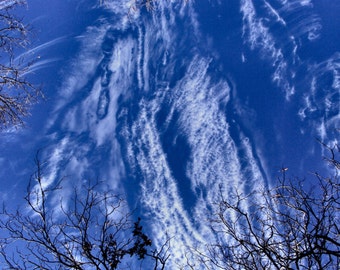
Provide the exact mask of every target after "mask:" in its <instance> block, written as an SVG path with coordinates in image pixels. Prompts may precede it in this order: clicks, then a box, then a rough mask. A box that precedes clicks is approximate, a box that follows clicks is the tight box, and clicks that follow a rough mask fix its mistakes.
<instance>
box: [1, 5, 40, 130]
mask: <svg viewBox="0 0 340 270" xmlns="http://www.w3.org/2000/svg"><path fill="white" fill-rule="evenodd" d="M25 4H26V2H25V1H24V0H13V1H5V0H0V128H6V127H9V126H13V125H14V126H15V125H20V124H22V123H23V117H24V116H26V115H27V114H28V108H29V106H30V105H31V104H32V103H34V102H35V101H36V100H37V98H38V97H39V96H40V95H41V92H40V90H39V88H38V87H36V86H35V85H33V84H32V83H30V82H29V81H28V80H27V78H26V76H25V75H26V74H27V72H28V71H29V70H30V67H31V66H32V64H33V63H32V62H26V61H25V60H24V59H23V58H20V59H17V58H15V52H16V50H17V49H18V48H25V47H26V46H27V44H28V40H29V39H28V33H29V27H28V26H27V25H26V24H24V22H23V19H22V18H20V17H19V16H17V15H15V9H16V8H18V7H19V6H23V5H25Z"/></svg>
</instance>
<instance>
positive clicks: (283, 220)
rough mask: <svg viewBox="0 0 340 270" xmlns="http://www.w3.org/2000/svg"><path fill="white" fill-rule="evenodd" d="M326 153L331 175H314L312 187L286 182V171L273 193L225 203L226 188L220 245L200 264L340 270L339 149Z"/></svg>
mask: <svg viewBox="0 0 340 270" xmlns="http://www.w3.org/2000/svg"><path fill="white" fill-rule="evenodd" d="M324 146H325V145H324ZM325 149H327V150H328V152H329V156H328V157H325V158H324V159H325V160H326V161H327V162H328V163H329V165H330V170H331V172H332V175H331V177H322V176H321V175H320V174H318V173H313V175H314V176H313V177H315V178H316V180H317V181H314V182H316V183H317V184H315V185H313V186H312V188H308V189H307V188H306V186H308V184H309V186H310V183H308V182H307V181H306V180H300V179H287V177H286V169H283V170H282V176H281V177H280V178H279V181H278V184H277V186H276V187H274V188H271V189H269V190H265V189H263V190H261V191H257V192H255V193H251V194H248V195H244V194H239V193H236V194H234V196H233V197H230V196H229V197H228V198H225V196H224V195H223V190H222V189H221V200H220V201H219V202H218V205H217V206H218V209H219V210H218V213H217V215H216V218H215V219H214V220H212V228H213V229H214V231H215V233H216V235H217V237H218V239H221V240H218V241H217V242H216V243H211V244H209V245H208V246H207V249H206V250H205V251H202V250H201V251H198V254H199V258H200V261H201V262H203V263H204V264H205V265H206V266H207V268H208V269H249V270H250V269H252V270H254V269H279V270H282V269H339V267H340V211H339V210H340V183H339V169H340V168H339V166H338V165H339V160H338V159H337V157H338V155H339V152H340V149H339V147H338V146H337V145H336V146H334V147H329V146H326V148H325ZM307 190H308V191H307ZM254 198H262V200H258V199H254ZM245 202H247V203H245ZM226 239H227V240H226ZM196 251H197V250H196Z"/></svg>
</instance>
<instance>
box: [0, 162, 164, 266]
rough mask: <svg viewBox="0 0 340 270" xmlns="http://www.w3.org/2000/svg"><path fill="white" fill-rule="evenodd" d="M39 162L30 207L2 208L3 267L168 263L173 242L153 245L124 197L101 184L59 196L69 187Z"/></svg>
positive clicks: (30, 190)
mask: <svg viewBox="0 0 340 270" xmlns="http://www.w3.org/2000/svg"><path fill="white" fill-rule="evenodd" d="M36 162H37V168H38V169H37V172H36V174H35V175H34V177H33V178H32V180H31V182H30V185H29V186H28V192H27V196H26V198H25V200H26V203H27V204H26V206H28V207H27V208H26V209H25V208H23V209H20V210H18V211H16V212H11V211H8V210H6V209H3V211H2V214H1V218H0V229H1V232H0V235H1V237H0V263H2V265H0V267H1V268H2V269H79V270H80V269H107V270H113V269H145V268H143V267H146V268H147V269H155V270H156V269H164V267H165V264H166V261H167V259H168V257H169V255H168V254H167V245H168V243H165V244H164V246H163V247H161V249H160V250H159V251H158V250H156V249H155V248H152V242H151V239H150V238H149V237H148V236H147V235H146V234H145V233H144V231H143V228H142V226H141V220H140V219H137V221H136V222H133V221H132V216H131V213H130V212H128V211H127V209H126V205H125V201H124V200H122V199H121V198H120V197H119V196H116V195H113V193H112V192H108V191H104V190H103V189H100V188H99V185H100V184H96V185H93V186H83V187H82V188H80V189H75V190H74V192H73V196H72V200H71V202H70V201H68V200H67V203H66V202H65V201H63V199H62V198H61V197H59V200H58V199H56V197H55V195H56V194H59V195H57V198H58V196H60V194H62V193H61V191H63V190H61V189H60V185H55V186H53V187H51V186H47V185H46V183H45V182H44V179H43V173H42V172H43V169H42V168H43V164H41V163H40V161H39V160H37V161H36ZM6 267H7V268H6Z"/></svg>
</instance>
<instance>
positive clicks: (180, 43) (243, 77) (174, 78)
mask: <svg viewBox="0 0 340 270" xmlns="http://www.w3.org/2000/svg"><path fill="white" fill-rule="evenodd" d="M326 2H327V4H326ZM335 2H336V1H324V2H322V3H317V1H312V0H310V1H308V0H305V1H301V0H288V1H283V0H282V1H280V0H275V1H274V0H272V1H269V0H268V1H265V0H263V1H262V0H261V1H251V0H242V1H239V4H236V3H233V1H217V0H216V1H196V2H193V1H188V2H187V3H185V4H183V3H182V1H178V2H177V1H157V3H156V4H155V10H154V11H153V12H152V13H147V12H146V11H145V10H144V9H140V10H138V9H137V10H134V9H132V8H131V2H128V1H124V0H120V1H118V0H112V1H105V3H104V5H99V4H100V3H99V2H96V1H75V0H74V1H71V0H69V1H48V2H46V1H40V0H31V1H29V2H28V8H27V10H25V11H24V14H25V17H26V19H27V20H28V21H30V22H31V24H32V26H33V29H34V35H33V39H32V40H33V41H32V44H31V48H30V51H29V52H28V53H27V55H29V57H32V58H38V61H37V63H36V64H35V66H34V70H32V73H31V75H30V76H31V77H32V79H33V80H34V81H36V82H39V83H42V86H43V89H44V91H45V95H46V100H45V101H43V102H41V103H40V104H38V105H36V106H35V107H34V108H33V110H32V116H31V117H30V118H28V119H27V126H26V127H25V128H23V129H18V130H15V129H11V130H8V131H6V132H4V133H3V134H1V135H0V136H1V143H0V147H1V156H0V164H1V166H2V168H3V170H2V172H1V174H0V177H1V180H0V181H1V186H2V189H1V191H0V195H1V197H2V199H3V200H5V201H6V202H8V203H9V204H12V203H13V204H16V203H17V202H18V201H17V199H18V198H20V197H22V194H23V193H22V192H24V191H25V188H26V183H27V178H28V177H29V176H30V175H31V173H32V172H33V171H34V164H33V158H34V155H35V152H36V151H37V150H38V149H41V157H42V158H43V159H44V160H46V161H48V164H49V166H48V168H47V173H46V184H47V185H48V184H52V183H53V182H55V181H56V180H57V179H58V178H60V177H63V176H65V175H67V177H68V178H69V179H70V180H69V181H66V183H65V187H64V190H65V193H64V196H65V200H67V199H68V194H69V193H68V190H69V189H70V188H71V187H72V186H74V185H78V184H80V183H82V182H84V181H88V180H89V179H94V178H99V179H105V181H107V183H108V184H109V186H110V187H111V188H113V189H115V190H116V191H117V193H120V194H126V196H127V198H128V201H129V203H130V205H131V208H135V207H137V209H138V212H139V213H140V214H141V215H142V217H143V218H144V219H145V220H146V221H150V224H152V225H151V226H150V227H148V230H149V231H150V232H151V234H152V236H153V238H154V239H155V243H156V244H158V243H162V242H164V239H166V237H168V236H169V235H170V236H172V235H176V241H177V243H179V244H178V246H177V249H176V250H175V251H174V254H175V255H174V256H173V261H172V262H173V263H174V262H176V261H177V262H181V260H182V259H183V254H184V253H183V252H184V250H185V245H189V246H194V245H196V244H197V243H199V244H202V245H203V244H204V243H205V239H213V237H214V236H213V235H212V232H211V230H210V229H209V226H207V224H206V223H205V222H202V219H204V218H207V217H208V216H209V215H210V214H212V213H213V209H214V201H215V200H216V198H217V196H218V193H219V187H220V186H222V187H223V190H224V191H225V193H226V194H231V193H232V192H233V189H235V188H237V189H239V190H241V191H242V192H244V193H246V192H249V191H251V190H253V189H256V188H258V187H260V186H268V185H269V186H270V185H271V184H272V183H273V180H275V179H276V177H277V175H278V174H279V171H280V169H281V167H282V166H287V167H288V168H289V173H291V175H293V176H305V175H308V172H309V171H314V170H316V169H319V170H325V168H324V167H323V166H322V165H320V160H321V148H320V146H319V145H318V143H317V142H316V141H315V137H317V138H320V139H322V140H324V141H325V142H328V143H334V142H335V141H337V139H338V133H337V132H334V128H337V127H339V119H340V118H339V88H340V84H339V78H340V77H339V72H340V70H339V68H340V52H339V48H340V37H339V33H338V31H337V29H338V27H336V26H340V23H339V18H338V12H335V10H337V11H340V7H339V4H337V3H335ZM257 199H258V200H261V198H257ZM15 200H16V201H15Z"/></svg>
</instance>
